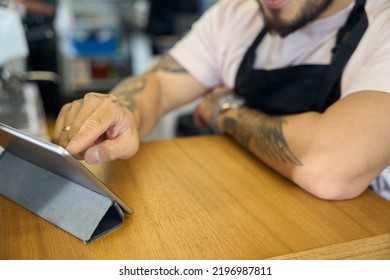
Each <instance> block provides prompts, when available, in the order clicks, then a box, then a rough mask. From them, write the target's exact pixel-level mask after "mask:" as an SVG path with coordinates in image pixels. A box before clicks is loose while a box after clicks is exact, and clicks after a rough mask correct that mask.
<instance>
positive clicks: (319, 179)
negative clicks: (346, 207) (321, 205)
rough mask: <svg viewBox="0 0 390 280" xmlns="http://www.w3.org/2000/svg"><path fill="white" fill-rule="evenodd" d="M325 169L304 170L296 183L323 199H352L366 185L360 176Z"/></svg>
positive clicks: (360, 192) (362, 190)
mask: <svg viewBox="0 0 390 280" xmlns="http://www.w3.org/2000/svg"><path fill="white" fill-rule="evenodd" d="M341 169H342V168H340V170H341ZM325 170H327V169H322V171H321V169H320V171H315V172H314V171H312V172H305V174H304V176H301V177H303V178H298V179H297V180H296V183H297V184H298V185H299V186H300V187H302V188H303V189H305V190H306V191H308V192H309V193H311V194H312V195H314V196H316V197H318V198H320V199H323V200H349V199H354V198H356V197H358V196H359V195H360V194H362V193H363V192H364V191H365V190H366V189H367V187H368V183H365V182H363V180H359V178H360V176H357V177H354V176H346V174H345V173H343V172H340V171H325ZM328 170H329V169H328ZM360 179H361V178H360Z"/></svg>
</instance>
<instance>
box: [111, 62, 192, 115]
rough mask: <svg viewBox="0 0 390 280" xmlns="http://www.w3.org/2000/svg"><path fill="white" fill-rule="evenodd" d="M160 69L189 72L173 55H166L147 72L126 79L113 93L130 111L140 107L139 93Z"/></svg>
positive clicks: (171, 71)
mask: <svg viewBox="0 0 390 280" xmlns="http://www.w3.org/2000/svg"><path fill="white" fill-rule="evenodd" d="M158 71H163V72H169V73H174V74H175V73H187V71H186V70H185V69H184V68H183V67H182V66H181V65H180V64H179V63H177V62H176V61H175V60H174V59H173V58H172V57H171V56H169V55H168V56H166V57H164V58H163V59H162V60H161V61H160V63H158V64H157V65H156V66H154V67H153V68H151V69H150V70H149V71H147V72H146V73H145V74H143V75H140V76H135V77H131V78H128V79H126V80H124V81H123V82H122V83H120V84H119V85H118V86H116V87H115V88H114V89H113V90H112V91H111V93H112V94H114V95H116V96H117V97H118V100H119V102H120V103H121V104H122V105H123V106H126V107H127V108H129V110H130V111H132V112H133V111H135V110H136V109H138V103H137V101H136V99H135V96H136V95H137V94H140V93H142V92H143V91H144V90H145V88H146V87H147V85H148V77H149V76H150V75H152V74H155V73H156V72H158Z"/></svg>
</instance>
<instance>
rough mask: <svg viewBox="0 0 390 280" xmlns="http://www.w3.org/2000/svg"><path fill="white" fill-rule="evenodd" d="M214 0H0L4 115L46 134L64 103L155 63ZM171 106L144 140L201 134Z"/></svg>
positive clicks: (186, 111)
mask: <svg viewBox="0 0 390 280" xmlns="http://www.w3.org/2000/svg"><path fill="white" fill-rule="evenodd" d="M216 2H217V0H0V41H1V42H2V44H1V45H0V122H1V123H5V124H7V125H10V126H13V127H15V128H18V129H21V130H24V131H27V132H29V133H31V134H34V135H36V136H38V137H42V138H50V129H51V127H52V125H53V123H54V120H55V118H56V117H57V115H58V113H59V110H60V108H61V107H62V106H63V105H64V104H65V103H67V102H70V101H72V100H74V99H79V98H81V97H82V96H83V95H84V94H85V93H87V92H90V91H94V92H100V93H106V92H108V91H110V89H111V88H112V87H113V86H114V85H116V84H117V83H118V82H119V81H120V80H122V79H123V78H125V77H128V76H132V75H136V74H139V73H141V72H143V71H145V70H146V69H147V68H149V67H150V66H151V65H153V64H154V63H156V62H157V61H158V60H159V59H160V58H161V57H162V56H163V55H164V54H165V53H166V52H167V51H168V50H169V49H170V48H171V47H172V46H173V45H174V44H175V43H176V42H177V41H178V40H179V39H180V38H181V37H183V36H184V35H185V34H186V33H187V32H188V31H189V30H190V28H191V25H192V24H193V22H194V21H196V20H197V19H198V18H199V17H200V16H201V15H202V14H203V13H204V12H205V11H206V10H207V9H208V8H209V7H211V6H212V5H213V4H215V3H216ZM194 106H195V104H189V105H188V106H186V107H184V108H180V109H179V110H177V111H175V112H172V113H169V114H168V115H167V116H165V117H164V118H163V119H162V120H161V122H160V123H159V125H158V126H157V127H156V129H155V131H154V132H153V133H152V134H151V135H150V136H148V137H147V138H146V139H144V140H156V139H167V138H172V137H176V136H185V135H192V134H199V133H202V132H201V131H193V129H194V128H193V127H192V125H191V123H190V122H191V121H190V120H189V118H190V117H189V115H190V113H191V111H192V109H193V107H194Z"/></svg>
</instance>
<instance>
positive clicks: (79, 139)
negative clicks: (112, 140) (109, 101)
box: [66, 105, 118, 154]
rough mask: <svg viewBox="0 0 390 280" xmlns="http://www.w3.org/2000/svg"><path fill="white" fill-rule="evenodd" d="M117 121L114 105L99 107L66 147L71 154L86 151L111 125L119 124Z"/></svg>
mask: <svg viewBox="0 0 390 280" xmlns="http://www.w3.org/2000/svg"><path fill="white" fill-rule="evenodd" d="M117 123H118V111H117V110H113V109H112V106H107V105H105V106H102V107H99V108H98V109H97V110H96V111H95V112H94V113H93V114H92V115H91V116H90V117H88V118H87V119H86V120H85V122H84V123H83V124H82V125H81V127H80V129H79V131H77V132H76V133H75V134H74V135H73V137H72V139H71V140H70V142H69V144H68V145H67V146H66V149H67V150H68V151H69V152H70V153H71V154H78V153H81V152H83V151H85V150H86V149H88V148H89V147H91V146H93V145H94V144H95V142H96V141H97V140H98V139H99V138H100V137H101V136H102V135H103V134H104V133H106V131H107V130H108V129H109V128H110V127H113V126H115V125H117Z"/></svg>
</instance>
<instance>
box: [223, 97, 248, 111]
mask: <svg viewBox="0 0 390 280" xmlns="http://www.w3.org/2000/svg"><path fill="white" fill-rule="evenodd" d="M244 103H245V100H244V99H243V98H242V97H239V96H236V95H226V96H223V97H222V98H221V99H220V107H219V108H220V110H221V111H225V110H228V109H237V108H240V107H242V106H243V105H244Z"/></svg>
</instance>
